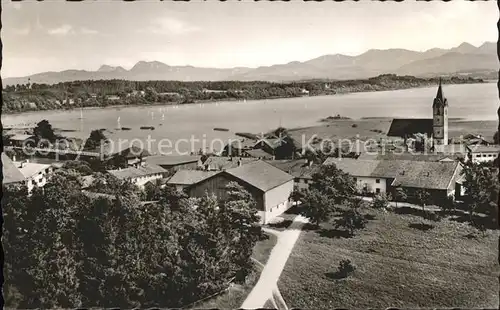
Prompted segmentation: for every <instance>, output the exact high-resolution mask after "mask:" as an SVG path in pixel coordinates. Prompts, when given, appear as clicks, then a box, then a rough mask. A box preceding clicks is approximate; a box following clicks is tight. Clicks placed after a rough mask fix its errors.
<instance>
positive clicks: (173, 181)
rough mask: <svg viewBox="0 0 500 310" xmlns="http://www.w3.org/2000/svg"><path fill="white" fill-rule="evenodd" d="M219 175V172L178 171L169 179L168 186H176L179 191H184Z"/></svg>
mask: <svg viewBox="0 0 500 310" xmlns="http://www.w3.org/2000/svg"><path fill="white" fill-rule="evenodd" d="M217 173H219V171H205V170H178V171H177V172H175V174H174V175H173V176H172V177H171V178H170V179H168V181H167V185H171V186H174V187H175V188H176V189H177V190H178V191H183V190H184V189H186V188H187V187H189V186H191V185H193V184H196V183H199V182H201V181H203V180H205V179H207V178H209V177H211V176H213V175H215V174H217Z"/></svg>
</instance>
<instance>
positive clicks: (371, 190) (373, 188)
mask: <svg viewBox="0 0 500 310" xmlns="http://www.w3.org/2000/svg"><path fill="white" fill-rule="evenodd" d="M332 164H334V165H335V166H336V167H337V168H338V169H340V170H342V171H344V172H346V173H348V174H350V175H351V176H353V177H354V179H355V181H356V186H357V189H358V191H359V192H360V193H362V194H378V193H391V194H392V193H393V191H394V189H395V188H396V187H401V188H403V189H405V190H406V191H407V193H408V196H409V197H411V196H412V195H413V193H414V192H415V190H416V189H423V190H426V191H427V192H429V193H430V194H431V196H432V199H433V200H434V201H442V200H443V199H446V198H447V197H453V198H455V196H457V198H458V197H459V196H460V195H461V194H462V193H463V188H462V186H461V183H462V181H463V176H462V175H461V171H462V166H461V164H460V163H459V162H457V161H445V162H439V161H413V160H368V159H366V160H363V159H361V160H360V159H350V158H342V159H338V158H331V157H330V158H328V159H327V160H325V162H324V163H323V165H332ZM455 194H456V195H455Z"/></svg>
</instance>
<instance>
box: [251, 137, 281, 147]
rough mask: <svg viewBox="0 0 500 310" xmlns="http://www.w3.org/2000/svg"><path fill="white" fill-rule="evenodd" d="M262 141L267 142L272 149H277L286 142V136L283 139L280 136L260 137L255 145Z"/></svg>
mask: <svg viewBox="0 0 500 310" xmlns="http://www.w3.org/2000/svg"><path fill="white" fill-rule="evenodd" d="M261 142H262V143H265V144H267V145H268V146H269V147H270V148H272V149H277V148H278V147H280V146H282V145H283V144H285V143H286V141H285V139H284V138H282V139H280V138H263V139H260V140H259V141H257V142H256V143H255V145H257V144H260V143H261Z"/></svg>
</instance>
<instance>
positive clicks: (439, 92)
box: [436, 78, 444, 101]
mask: <svg viewBox="0 0 500 310" xmlns="http://www.w3.org/2000/svg"><path fill="white" fill-rule="evenodd" d="M436 98H437V99H441V101H444V96H443V87H442V86H441V78H439V87H438V92H437V95H436Z"/></svg>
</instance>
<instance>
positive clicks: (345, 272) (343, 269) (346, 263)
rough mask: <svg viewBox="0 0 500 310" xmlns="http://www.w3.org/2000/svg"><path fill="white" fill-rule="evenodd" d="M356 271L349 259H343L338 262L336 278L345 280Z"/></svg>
mask: <svg viewBox="0 0 500 310" xmlns="http://www.w3.org/2000/svg"><path fill="white" fill-rule="evenodd" d="M355 270H356V266H354V265H353V264H352V262H351V260H350V259H343V260H341V261H340V264H339V268H338V272H337V274H338V276H339V277H341V278H346V277H348V276H349V275H351V274H352V273H353V272H354V271H355Z"/></svg>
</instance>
